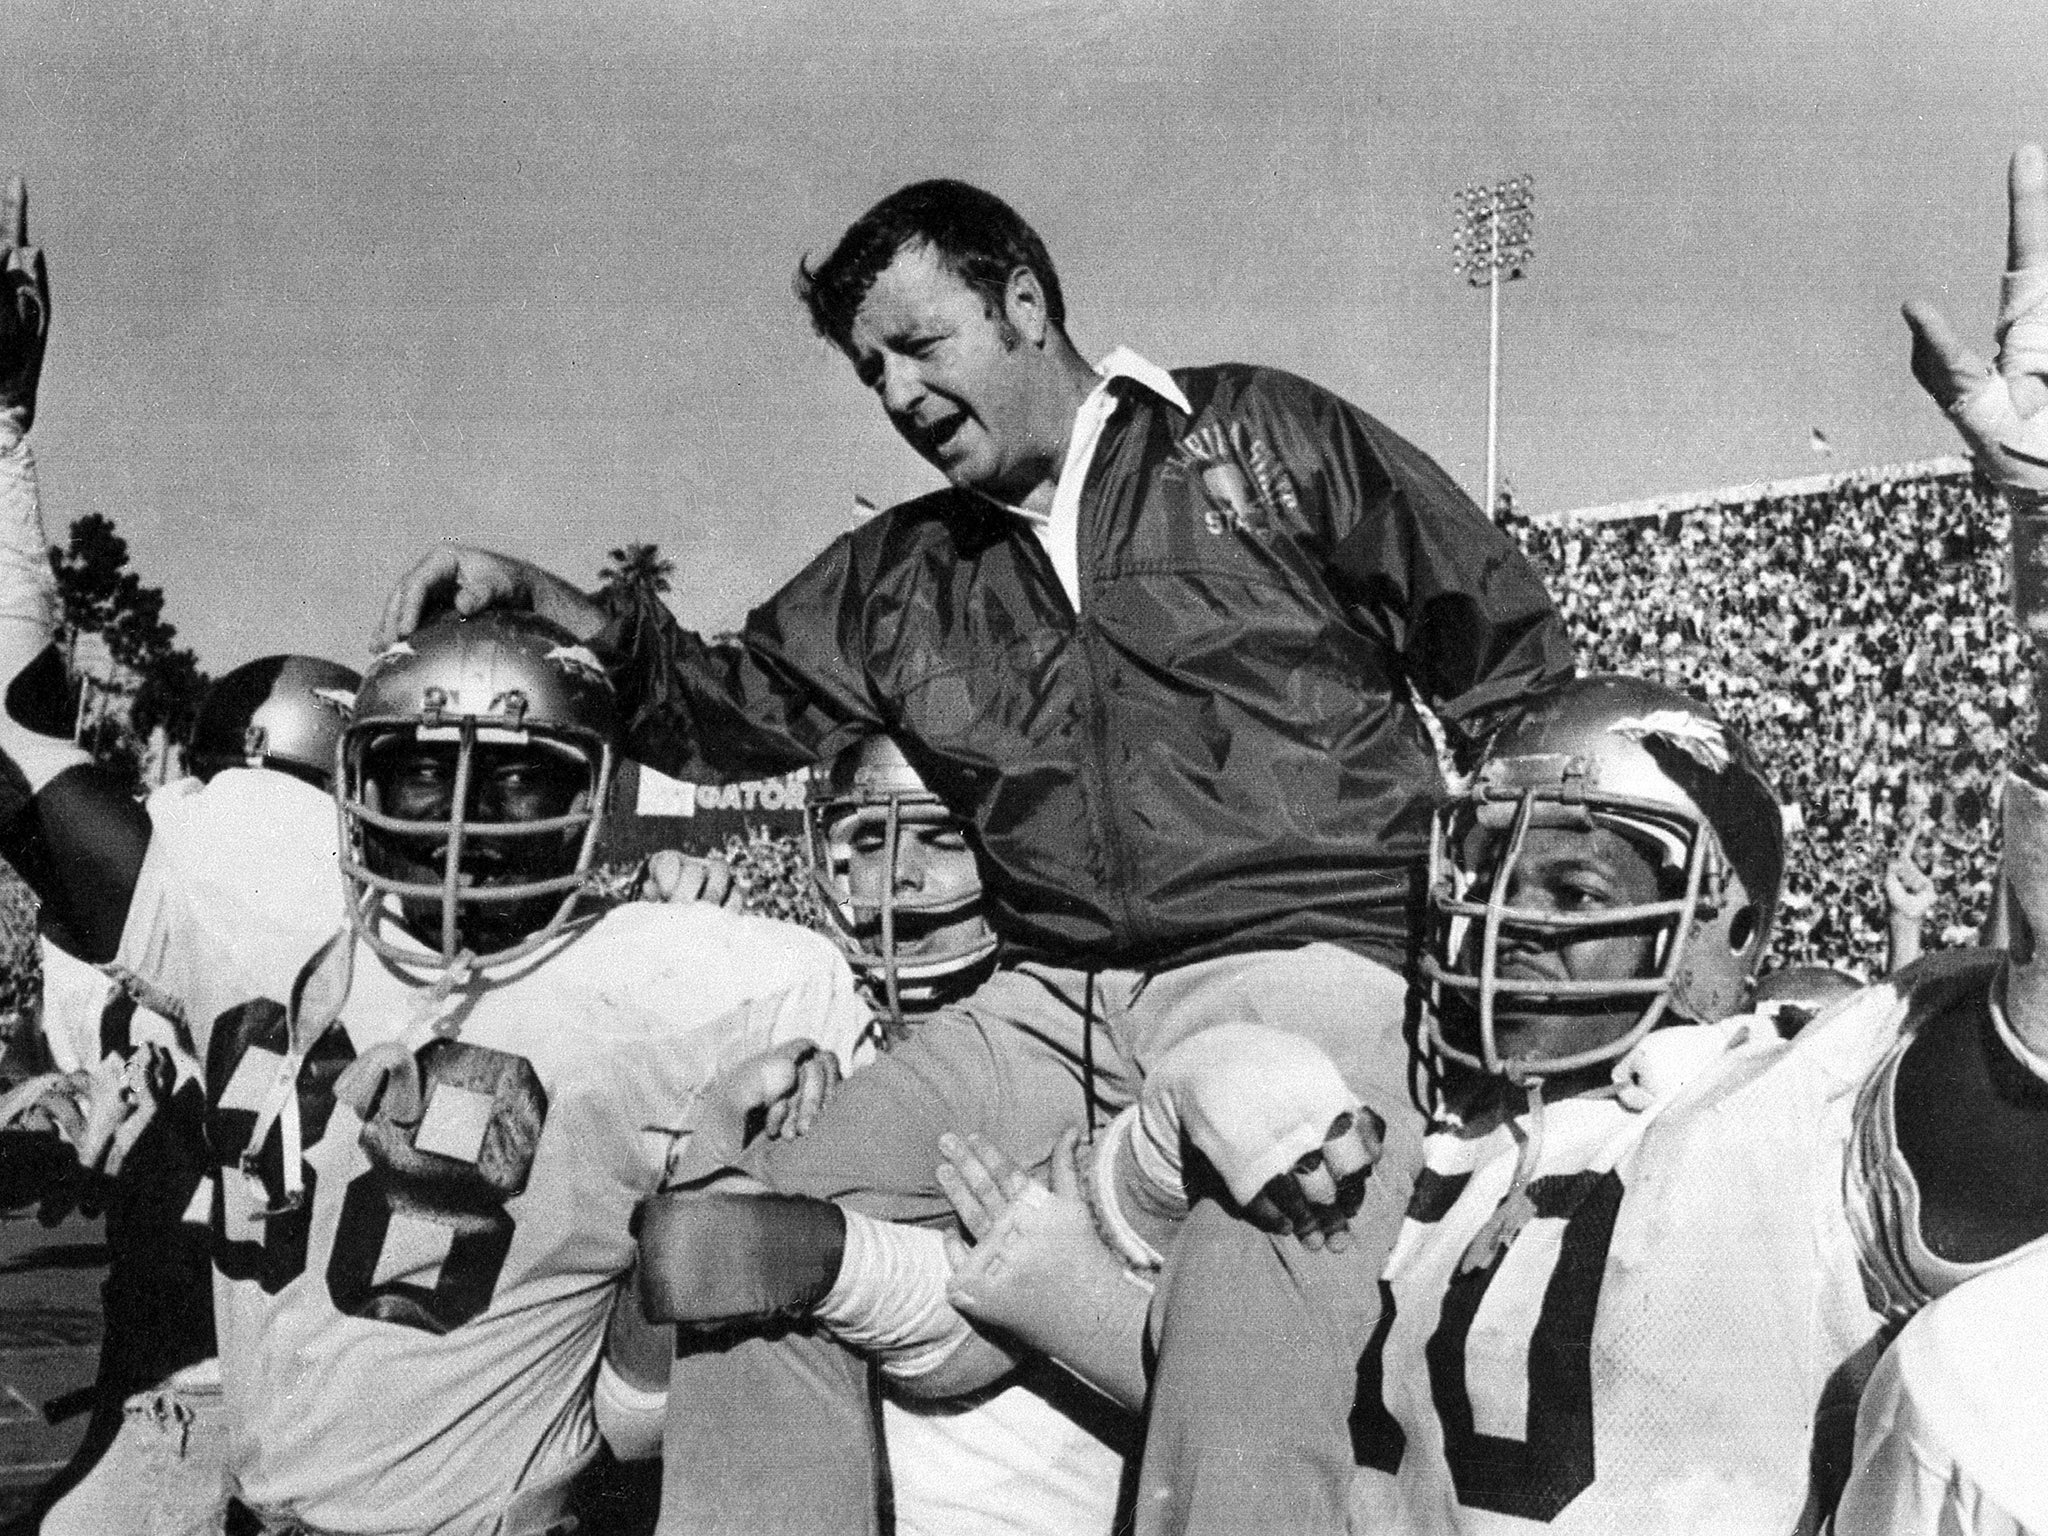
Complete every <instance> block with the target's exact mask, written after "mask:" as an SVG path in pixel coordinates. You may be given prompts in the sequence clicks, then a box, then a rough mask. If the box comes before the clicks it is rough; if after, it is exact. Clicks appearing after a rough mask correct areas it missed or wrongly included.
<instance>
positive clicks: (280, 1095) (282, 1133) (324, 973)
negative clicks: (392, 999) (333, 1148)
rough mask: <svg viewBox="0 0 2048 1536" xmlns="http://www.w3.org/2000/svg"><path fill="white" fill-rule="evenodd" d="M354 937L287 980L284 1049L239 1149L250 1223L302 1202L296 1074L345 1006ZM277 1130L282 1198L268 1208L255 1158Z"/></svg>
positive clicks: (331, 943)
mask: <svg viewBox="0 0 2048 1536" xmlns="http://www.w3.org/2000/svg"><path fill="white" fill-rule="evenodd" d="M355 954H356V945H355V934H354V932H353V931H351V930H350V929H347V928H344V929H342V930H341V931H340V932H339V933H336V934H335V935H334V936H333V937H332V938H330V939H329V940H328V941H327V942H326V943H324V944H322V945H321V946H320V947H319V948H318V949H316V950H315V951H313V956H312V958H311V959H310V960H308V961H307V962H306V963H305V965H304V966H302V967H300V970H299V974H298V977H297V979H296V980H294V981H293V982H292V1000H291V1007H290V1009H289V1010H288V1011H287V1012H286V1014H285V1051H284V1055H283V1056H281V1057H280V1058H278V1063H277V1070H276V1071H275V1072H274V1073H272V1075H271V1079H270V1087H269V1088H268V1089H267V1090H266V1091H265V1093H264V1095H263V1103H262V1107H261V1108H259V1109H258V1110H257V1111H256V1128H255V1129H254V1130H253V1131H251V1132H250V1133H249V1139H248V1141H247V1142H246V1143H244V1145H243V1147H242V1158H241V1164H240V1166H239V1168H238V1170H237V1171H238V1172H239V1174H240V1176H241V1178H242V1181H243V1183H244V1184H245V1185H246V1186H247V1189H248V1196H249V1209H248V1216H249V1219H250V1220H251V1221H268V1220H270V1218H272V1217H273V1216H283V1215H285V1214H287V1213H288V1212H291V1211H296V1210H297V1209H299V1207H301V1206H302V1205H304V1204H305V1203H306V1169H305V1138H304V1132H303V1130H302V1128H301V1126H300V1123H299V1070H300V1068H302V1067H303V1066H305V1064H306V1056H307V1054H308V1053H309V1052H310V1051H311V1050H312V1049H313V1047H314V1046H315V1045H317V1044H319V1042H320V1040H321V1037H323V1036H324V1035H325V1034H326V1033H327V1031H328V1030H329V1028H331V1027H332V1026H333V1024H334V1022H335V1020H337V1019H339V1018H340V1017H341V1010H342V1008H343V1006H344V1005H346V1004H347V1002H348V994H349V989H350V987H352V986H353V985H354V983H355V969H356V967H355ZM272 1126H277V1127H278V1128H279V1143H280V1144H279V1149H278V1150H279V1152H280V1153H281V1154H282V1158H283V1165H284V1174H283V1176H284V1198H283V1199H282V1200H280V1201H279V1202H278V1203H277V1204H276V1205H269V1204H267V1203H266V1202H267V1201H268V1200H269V1191H268V1190H267V1189H265V1187H264V1184H263V1174H262V1172H261V1170H260V1168H259V1167H258V1160H259V1159H260V1158H261V1156H262V1153H263V1144H264V1142H266V1141H268V1140H269V1139H270V1128H271V1127H272Z"/></svg>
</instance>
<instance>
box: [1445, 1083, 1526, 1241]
mask: <svg viewBox="0 0 2048 1536" xmlns="http://www.w3.org/2000/svg"><path fill="white" fill-rule="evenodd" d="M1523 1086H1524V1087H1525V1088H1526V1089H1527V1090H1528V1093H1529V1106H1528V1121H1529V1124H1528V1129H1526V1130H1524V1131H1520V1132H1517V1131H1516V1130H1515V1123H1514V1122H1513V1121H1512V1120H1510V1121H1509V1122H1508V1130H1509V1132H1510V1133H1511V1134H1515V1135H1517V1136H1518V1137H1519V1139H1520V1141H1521V1143H1522V1146H1521V1151H1520V1153H1519V1154H1518V1155H1517V1156H1516V1158H1515V1176H1514V1177H1513V1178H1512V1179H1510V1180H1508V1192H1507V1193H1506V1194H1505V1195H1502V1196H1501V1200H1500V1204H1499V1205H1497V1206H1495V1207H1494V1210H1493V1214H1492V1215H1491V1216H1489V1217H1487V1218H1486V1225H1485V1226H1483V1227H1481V1228H1480V1229H1479V1230H1478V1232H1476V1233H1474V1234H1473V1237H1472V1241H1471V1242H1470V1243H1468V1244H1466V1246H1465V1254H1464V1257H1463V1258H1461V1259H1459V1260H1458V1273H1459V1274H1461V1275H1469V1274H1471V1273H1472V1272H1473V1271H1474V1270H1478V1269H1489V1268H1491V1267H1492V1266H1493V1265H1494V1264H1496V1263H1498V1262H1499V1261H1500V1256H1501V1255H1502V1254H1504V1253H1506V1252H1507V1251H1508V1247H1509V1245H1510V1244H1511V1243H1513V1242H1514V1240H1515V1238H1516V1236H1517V1234H1519V1233H1520V1232H1521V1230H1522V1228H1524V1227H1526V1226H1527V1225H1528V1224H1529V1223H1530V1221H1531V1220H1533V1219H1534V1217H1535V1215H1536V1202H1535V1201H1533V1200H1531V1199H1530V1198H1529V1185H1530V1184H1531V1183H1532V1182H1533V1181H1534V1180H1535V1178H1536V1168H1537V1165H1538V1164H1540V1163H1541V1162H1542V1161H1543V1079H1542V1078H1540V1077H1532V1078H1530V1079H1529V1080H1528V1082H1527V1083H1525V1084H1524V1085H1523Z"/></svg>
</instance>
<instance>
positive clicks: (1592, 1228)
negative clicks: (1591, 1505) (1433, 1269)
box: [1351, 1171, 1622, 1521]
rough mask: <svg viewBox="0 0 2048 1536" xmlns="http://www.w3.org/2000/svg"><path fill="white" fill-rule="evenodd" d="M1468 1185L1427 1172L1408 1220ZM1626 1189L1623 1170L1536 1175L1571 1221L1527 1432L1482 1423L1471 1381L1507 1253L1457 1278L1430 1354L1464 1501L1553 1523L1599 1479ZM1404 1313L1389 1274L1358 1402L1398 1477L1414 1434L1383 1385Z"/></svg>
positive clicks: (1538, 1196)
mask: <svg viewBox="0 0 2048 1536" xmlns="http://www.w3.org/2000/svg"><path fill="white" fill-rule="evenodd" d="M1463 1185H1464V1180H1463V1179H1462V1178H1458V1179H1455V1180H1445V1179H1442V1178H1440V1177H1436V1178H1432V1176H1430V1175H1427V1174H1425V1176H1424V1178H1423V1179H1422V1180H1420V1181H1418V1182H1417V1185H1416V1190H1415V1199H1414V1201H1413V1202H1411V1204H1410V1206H1409V1212H1408V1215H1409V1219H1410V1220H1411V1221H1439V1220H1441V1219H1442V1218H1443V1216H1444V1215H1445V1213H1446V1212H1447V1211H1448V1210H1449V1209H1450V1206H1451V1204H1452V1202H1453V1201H1455V1199H1456V1198H1457V1193H1458V1190H1459V1189H1461V1188H1462V1187H1463ZM1621 1194H1622V1189H1621V1178H1620V1176H1619V1175H1618V1174H1616V1173H1614V1172H1612V1171H1609V1172H1606V1173H1592V1172H1586V1173H1574V1174H1558V1175H1554V1176H1552V1177H1549V1178H1542V1179H1537V1180H1535V1181H1533V1182H1532V1183H1531V1184H1530V1185H1529V1197H1530V1199H1531V1201H1532V1202H1533V1203H1534V1205H1535V1207H1536V1219H1538V1220H1542V1219H1544V1218H1546V1217H1548V1218H1550V1219H1552V1220H1557V1219H1562V1220H1563V1221H1564V1229H1563V1232H1562V1234H1561V1238H1560V1241H1559V1245H1558V1252H1557V1263H1556V1266H1555V1268H1553V1269H1552V1271H1551V1274H1550V1280H1549V1283H1548V1284H1547V1285H1546V1286H1545V1287H1544V1291H1543V1305H1542V1310H1541V1311H1540V1312H1539V1313H1538V1314H1537V1318H1536V1323H1535V1326H1534V1328H1533V1329H1532V1330H1531V1332H1530V1335H1529V1348H1528V1405H1529V1406H1528V1416H1527V1438H1525V1439H1519V1440H1517V1439H1509V1438H1506V1437H1504V1436H1500V1435H1489V1434H1484V1433H1482V1432H1481V1431H1480V1430H1479V1429H1478V1427H1477V1423H1476V1418H1475V1415H1474V1413H1473V1411H1472V1395H1471V1390H1470V1385H1469V1382H1468V1379H1467V1360H1466V1343H1467V1340H1468V1339H1469V1338H1470V1335H1471V1329H1472V1322H1473V1319H1474V1318H1475V1317H1476V1316H1477V1315H1478V1312H1479V1306H1480V1303H1481V1302H1483V1301H1484V1300H1485V1299H1486V1292H1487V1289H1488V1287H1490V1286H1491V1285H1492V1284H1493V1282H1494V1277H1495V1276H1497V1275H1498V1274H1499V1273H1500V1268H1501V1264H1502V1262H1503V1261H1504V1260H1505V1259H1506V1257H1507V1253H1502V1254H1498V1255H1496V1256H1495V1257H1494V1259H1493V1262H1492V1263H1490V1264H1488V1265H1486V1266H1485V1267H1484V1268H1482V1269H1474V1270H1470V1271H1468V1272H1466V1273H1464V1274H1461V1275H1458V1276H1456V1277H1455V1278H1453V1279H1452V1281H1451V1283H1450V1285H1449V1287H1448V1288H1446V1290H1445V1292H1444V1297H1443V1308H1442V1311H1441V1312H1440V1313H1439V1315H1438V1319H1437V1325H1436V1331H1435V1332H1434V1333H1432V1334H1431V1335H1430V1337H1429V1342H1428V1344H1427V1345H1426V1346H1424V1350H1423V1353H1424V1355H1425V1357H1426V1358H1427V1360H1428V1362H1429V1391H1430V1398H1431V1401H1432V1403H1433V1404H1434V1406H1435V1408H1436V1415H1437V1421H1438V1422H1439V1423H1440V1424H1441V1425H1442V1426H1443V1437H1444V1460H1445V1461H1446V1462H1447V1463H1448V1464H1449V1467H1450V1473H1451V1483H1452V1486H1453V1487H1454V1488H1455V1489H1456V1490H1457V1495H1458V1502H1459V1503H1460V1504H1463V1505H1465V1506H1466V1507H1467V1508H1469V1509H1487V1510H1493V1511H1495V1512H1496V1513H1498V1514H1503V1515H1515V1516H1518V1517H1520V1518H1521V1519H1524V1520H1537V1521H1548V1520H1553V1519H1555V1518H1556V1517H1557V1515H1558V1513H1559V1512H1560V1511H1561V1510H1563V1509H1564V1507H1565V1506H1566V1505H1567V1504H1569V1503H1571V1501H1572V1500H1573V1499H1575V1498H1577V1497H1578V1496H1579V1495H1580V1494H1581V1493H1584V1492H1585V1491H1586V1489H1588V1488H1590V1487H1591V1486H1592V1485H1593V1478H1594V1473H1595V1468H1594V1462H1593V1371H1592V1340H1593V1317H1594V1313H1595V1311H1596V1310H1597V1309H1598V1306H1599V1302H1600V1279H1601V1276H1602V1275H1603V1274H1605V1273H1606V1270H1607V1249H1608V1245H1609V1243H1611V1242H1612V1241H1613V1238H1614V1218H1615V1214H1616V1213H1617V1212H1618V1211H1619V1210H1620V1208H1621ZM1512 1251H1513V1250H1512V1249H1509V1250H1508V1252H1512ZM1394 1318H1395V1309H1394V1292H1393V1288H1392V1287H1391V1286H1389V1285H1388V1284H1387V1283H1386V1282H1385V1281H1381V1282H1380V1320H1379V1325H1378V1326H1377V1327H1376V1328H1374V1330H1373V1335H1372V1338H1371V1340H1370V1341H1369V1342H1368V1343H1367V1344H1366V1347H1365V1353H1364V1354H1363V1355H1361V1356H1360V1357H1359V1361H1358V1395H1357V1397H1356V1399H1355V1400H1354V1402H1353V1404H1352V1409H1351V1445H1352V1451H1353V1453H1354V1456H1355V1459H1356V1460H1357V1462H1358V1465H1360V1466H1361V1467H1377V1468H1378V1469H1379V1470H1380V1471H1382V1472H1385V1473H1388V1474H1389V1475H1392V1474H1395V1473H1398V1472H1399V1471H1400V1469H1401V1461H1402V1458H1403V1457H1404V1456H1405V1455H1406V1453H1407V1449H1408V1437H1407V1435H1406V1434H1404V1433H1403V1432H1402V1429H1401V1426H1400V1425H1399V1424H1398V1423H1397V1422H1396V1421H1395V1419H1394V1416H1393V1415H1392V1414H1391V1413H1389V1412H1388V1411H1387V1407H1386V1400H1385V1397H1384V1394H1383V1382H1384V1380H1385V1369H1386V1363H1385V1352H1386V1347H1387V1335H1388V1334H1389V1333H1390V1332H1391V1331H1392V1330H1393V1327H1394Z"/></svg>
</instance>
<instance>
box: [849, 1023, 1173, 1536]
mask: <svg viewBox="0 0 2048 1536" xmlns="http://www.w3.org/2000/svg"><path fill="white" fill-rule="evenodd" d="M941 1027H943V1026H941ZM1136 1424H1137V1421H1136V1420H1135V1419H1134V1418H1132V1417H1130V1416H1129V1415H1126V1414H1124V1413H1123V1412H1122V1411H1121V1410H1119V1409H1117V1408H1115V1407H1113V1406H1112V1405H1110V1404H1109V1403H1108V1402H1107V1400H1105V1399H1103V1398H1099V1397H1097V1396H1096V1395H1095V1394H1094V1393H1093V1392H1091V1391H1090V1390H1089V1389H1088V1388H1086V1387H1084V1386H1082V1385H1081V1384H1080V1383H1079V1382H1077V1381H1074V1380H1073V1379H1072V1378H1070V1377H1068V1376H1066V1375H1065V1374H1064V1373H1063V1372H1061V1371H1060V1370H1059V1368H1058V1367H1057V1366H1054V1365H1050V1364H1047V1363H1044V1362H1040V1363H1039V1364H1038V1365H1037V1366H1035V1367H1034V1368H1031V1369H1028V1370H1027V1371H1026V1373H1025V1376H1024V1378H1023V1379H1020V1380H1016V1381H1012V1382H1010V1383H1008V1384H1006V1385H1005V1386H1004V1387H1003V1388H1002V1389H1001V1390H1000V1391H997V1392H994V1393H991V1394H989V1395H988V1396H986V1397H977V1398H970V1399H966V1400H963V1401H956V1402H944V1403H923V1402H898V1401H897V1400H896V1399H894V1398H891V1397H885V1398H884V1399H883V1400H882V1429H883V1435H884V1439H885V1441H886V1443H887V1445H888V1450H889V1478H890V1482H891V1484H892V1485H893V1492H894V1494H895V1500H896V1532H897V1536H1109V1532H1110V1529H1111V1527H1113V1526H1114V1525H1115V1524H1116V1504H1117V1495H1118V1493H1119V1491H1120V1490H1121V1488H1122V1484H1123V1473H1124V1459H1125V1457H1126V1456H1129V1455H1132V1454H1135V1451H1136Z"/></svg>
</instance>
